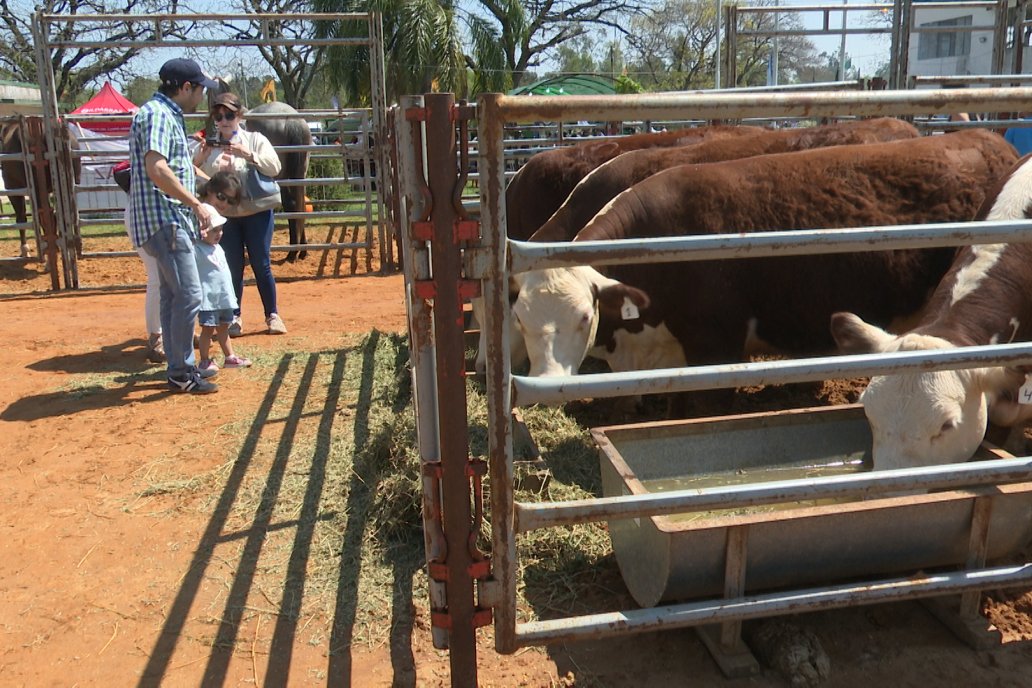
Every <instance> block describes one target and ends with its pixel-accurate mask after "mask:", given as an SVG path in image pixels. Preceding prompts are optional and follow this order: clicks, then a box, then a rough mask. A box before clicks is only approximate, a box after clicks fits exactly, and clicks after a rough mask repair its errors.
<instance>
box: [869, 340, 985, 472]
mask: <svg viewBox="0 0 1032 688" xmlns="http://www.w3.org/2000/svg"><path fill="white" fill-rule="evenodd" d="M940 341H941V340H940ZM978 377H979V373H978V372H977V371H970V370H940V371H936V372H927V373H904V374H899V375H889V376H879V377H874V378H872V379H871V382H870V384H869V385H868V386H867V389H866V390H865V391H864V393H863V394H862V395H861V397H860V401H861V402H863V405H864V413H866V414H867V420H868V421H869V422H870V424H871V434H872V435H873V438H874V449H873V457H874V468H875V469H877V470H885V469H891V468H910V467H914V466H931V465H935V464H941V463H959V462H961V461H967V460H968V459H970V458H971V457H972V455H974V453H975V450H977V449H978V445H979V443H981V441H982V438H983V437H984V436H985V430H986V423H987V418H988V412H987V404H986V397H985V394H984V393H983V392H982V390H981V385H979V384H978V383H977V380H978Z"/></svg>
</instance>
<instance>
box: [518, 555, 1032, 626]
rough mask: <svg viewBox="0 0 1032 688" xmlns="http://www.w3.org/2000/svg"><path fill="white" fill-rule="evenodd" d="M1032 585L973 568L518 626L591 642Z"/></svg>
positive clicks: (1006, 571)
mask: <svg viewBox="0 0 1032 688" xmlns="http://www.w3.org/2000/svg"><path fill="white" fill-rule="evenodd" d="M1029 583H1032V564H1022V565H1020V566H1000V567H995V568H983V569H972V570H968V571H958V572H953V573H940V574H931V575H929V574H917V575H914V576H909V577H905V578H890V579H885V580H879V581H874V582H869V583H853V584H846V585H833V586H825V587H819V588H807V589H801V590H789V591H786V592H773V593H767V594H762V595H748V596H745V597H742V598H738V599H729V600H706V601H703V602H689V603H686V604H676V605H668V606H664V607H651V608H648V609H630V610H624V611H619V612H606V613H602V614H590V615H586V616H574V617H567V618H563V619H554V620H548V621H532V622H527V623H521V624H517V625H516V642H517V644H518V645H521V646H524V645H541V644H543V643H551V642H556V641H560V640H565V641H569V640H590V639H596V638H603V637H609V636H612V635H614V634H615V633H625V634H626V633H644V632H648V631H657V630H664V629H673V628H688V627H691V626H699V625H702V624H711V623H719V622H722V621H734V620H742V621H744V620H748V619H761V618H765V617H768V616H777V615H780V614H797V613H800V612H811V611H820V610H825V609H840V608H842V607H851V606H854V605H858V604H878V603H883V602H898V601H902V600H913V599H920V598H922V597H935V596H938V595H948V594H951V593H962V592H968V591H974V590H983V589H986V588H1013V587H1019V586H1027V585H1029Z"/></svg>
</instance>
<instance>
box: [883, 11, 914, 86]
mask: <svg viewBox="0 0 1032 688" xmlns="http://www.w3.org/2000/svg"><path fill="white" fill-rule="evenodd" d="M898 2H899V3H900V14H899V15H898V16H899V19H898V21H899V25H900V27H899V61H898V63H897V64H896V67H897V69H898V73H897V74H896V84H895V85H891V84H890V86H889V88H903V84H905V83H907V74H909V72H910V32H911V31H913V29H914V11H913V0H898Z"/></svg>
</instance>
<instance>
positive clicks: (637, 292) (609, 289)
mask: <svg viewBox="0 0 1032 688" xmlns="http://www.w3.org/2000/svg"><path fill="white" fill-rule="evenodd" d="M625 299H630V301H631V303H633V304H634V305H635V306H637V307H638V309H639V310H645V309H646V308H648V307H649V304H650V303H651V300H650V299H649V295H648V294H646V293H645V292H643V291H642V290H641V289H638V288H637V287H632V286H630V285H629V284H622V283H620V282H616V283H614V284H610V285H607V286H605V287H602V288H600V289H599V290H598V306H599V311H601V312H602V313H603V314H606V315H610V316H615V317H617V318H620V319H623V318H622V316H621V315H620V313H621V309H622V308H623V305H624V300H625Z"/></svg>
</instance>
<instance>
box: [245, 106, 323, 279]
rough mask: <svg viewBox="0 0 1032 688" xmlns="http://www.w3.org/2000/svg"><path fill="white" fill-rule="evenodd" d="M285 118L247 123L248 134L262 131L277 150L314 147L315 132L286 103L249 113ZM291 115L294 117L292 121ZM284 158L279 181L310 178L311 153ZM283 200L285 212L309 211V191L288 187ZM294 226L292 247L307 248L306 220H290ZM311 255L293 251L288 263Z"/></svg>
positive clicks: (287, 153)
mask: <svg viewBox="0 0 1032 688" xmlns="http://www.w3.org/2000/svg"><path fill="white" fill-rule="evenodd" d="M261 113H269V114H283V115H285V116H284V117H283V118H282V119H249V120H248V121H247V129H248V131H258V132H261V133H262V134H264V135H265V138H267V139H269V142H270V143H272V145H274V146H277V147H279V146H310V145H312V132H311V130H310V129H309V128H308V124H307V123H306V122H305V120H304V118H302V117H300V116H299V115H298V112H297V110H295V109H294V108H292V107H290V106H289V105H287V104H286V103H265V104H264V105H259V106H258V107H256V108H253V109H251V110H250V111H249V114H261ZM289 115H294V116H293V117H290V116H289ZM276 152H277V153H278V154H279V158H280V166H281V168H282V169H280V173H279V174H278V175H277V176H276V178H277V179H304V178H305V177H307V176H308V160H309V157H310V155H309V152H308V151H281V150H277V151H276ZM280 193H281V196H282V198H283V210H284V211H286V212H288V213H300V212H304V211H305V187H304V186H284V187H281V191H280ZM287 224H288V225H289V226H290V243H291V244H306V243H308V242H307V240H306V239H305V220H304V218H297V219H290V220H288V221H287ZM306 255H307V252H306V251H301V252H300V254H298V252H297V251H294V250H291V251H290V252H289V253H287V260H288V261H290V262H294V260H295V259H296V258H302V259H304V257H305V256H306Z"/></svg>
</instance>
